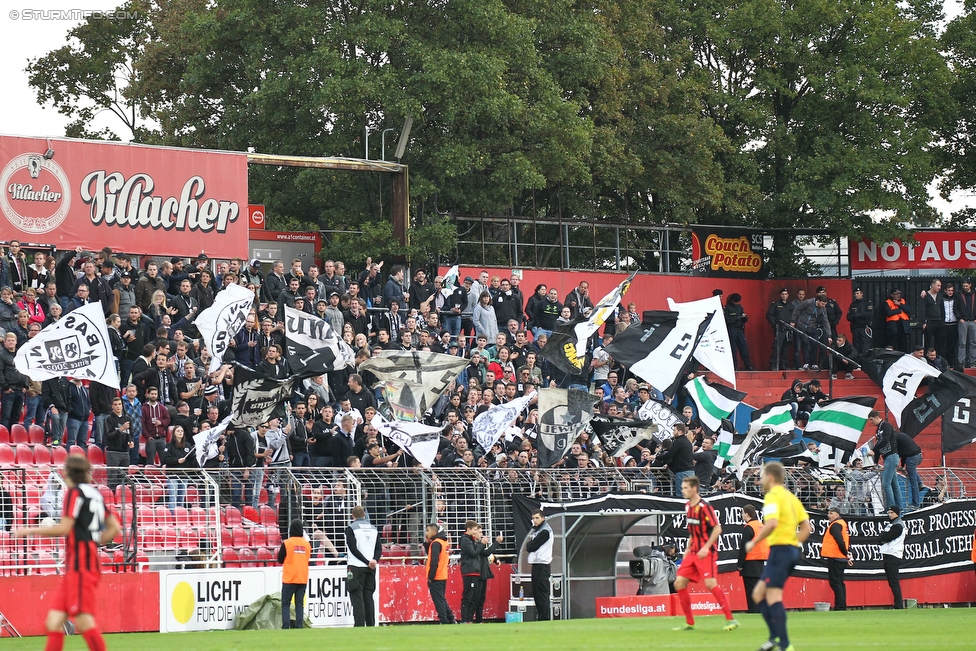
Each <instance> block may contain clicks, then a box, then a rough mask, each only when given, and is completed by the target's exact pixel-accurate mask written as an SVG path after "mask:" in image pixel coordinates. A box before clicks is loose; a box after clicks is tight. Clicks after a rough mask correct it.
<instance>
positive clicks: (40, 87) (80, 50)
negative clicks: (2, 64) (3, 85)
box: [27, 0, 149, 141]
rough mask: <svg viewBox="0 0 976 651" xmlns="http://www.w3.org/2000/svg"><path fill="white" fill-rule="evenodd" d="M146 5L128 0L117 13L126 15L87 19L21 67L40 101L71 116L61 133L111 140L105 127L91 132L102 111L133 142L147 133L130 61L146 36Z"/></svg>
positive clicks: (113, 137)
mask: <svg viewBox="0 0 976 651" xmlns="http://www.w3.org/2000/svg"><path fill="white" fill-rule="evenodd" d="M148 7H149V5H148V3H147V2H145V1H144V0H129V1H128V2H126V3H125V4H123V5H121V6H120V7H119V8H118V10H117V13H120V14H121V13H125V14H126V15H127V16H130V18H125V19H122V18H116V19H113V20H103V19H101V18H99V17H93V18H87V19H86V20H85V22H83V23H81V24H80V25H79V26H77V27H75V28H74V29H72V30H71V31H69V32H68V39H69V41H72V39H74V41H73V42H69V44H68V45H64V46H62V47H60V48H58V49H57V50H53V51H51V52H49V53H48V54H46V55H44V56H43V57H40V58H38V59H34V60H32V61H31V62H30V63H29V64H28V66H27V73H28V74H29V78H28V79H29V83H30V85H31V86H32V87H33V88H34V89H35V91H36V92H37V101H38V103H40V104H47V103H51V104H52V105H53V106H54V108H55V109H57V111H58V112H59V113H61V114H62V115H65V116H67V117H69V118H72V121H71V122H70V123H69V124H68V126H67V127H66V129H65V135H67V136H73V137H77V138H105V139H110V140H117V139H118V135H117V134H116V133H115V132H114V131H113V130H112V129H111V128H110V127H104V128H102V129H101V130H98V131H93V130H92V127H91V122H92V120H93V119H94V118H95V116H96V115H97V114H99V113H101V112H103V111H109V112H111V113H112V114H113V115H115V116H116V117H117V118H118V119H119V121H120V122H121V123H122V125H123V127H124V128H125V132H124V133H123V134H122V135H124V136H126V137H129V138H132V139H134V140H137V141H138V140H142V139H143V138H145V137H147V136H148V132H147V130H146V126H145V117H146V112H145V108H144V106H143V105H142V102H141V101H140V99H139V97H138V96H137V95H136V94H134V93H133V88H134V87H136V86H137V82H138V78H137V72H136V60H137V59H138V58H139V56H140V54H141V51H142V47H143V45H144V44H145V42H146V40H147V38H148V35H147V31H146V27H147V22H148Z"/></svg>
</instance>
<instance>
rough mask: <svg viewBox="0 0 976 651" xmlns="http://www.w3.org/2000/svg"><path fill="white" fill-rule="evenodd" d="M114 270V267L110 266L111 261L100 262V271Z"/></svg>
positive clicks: (106, 259)
mask: <svg viewBox="0 0 976 651" xmlns="http://www.w3.org/2000/svg"><path fill="white" fill-rule="evenodd" d="M114 268H115V265H114V264H112V261H111V260H109V259H108V258H105V259H104V260H102V269H114Z"/></svg>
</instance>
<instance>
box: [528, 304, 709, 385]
mask: <svg viewBox="0 0 976 651" xmlns="http://www.w3.org/2000/svg"><path fill="white" fill-rule="evenodd" d="M707 326H708V317H703V316H701V315H699V314H697V313H695V314H681V313H679V312H667V311H659V310H648V311H646V312H644V316H643V320H642V321H641V322H640V323H639V324H635V325H631V326H630V327H629V328H627V329H626V330H624V331H623V332H621V333H620V334H618V335H617V336H616V337H614V338H613V341H612V342H611V343H610V344H609V345H608V346H606V351H607V352H608V353H609V354H610V355H612V356H613V358H614V359H615V360H616V361H618V362H619V363H620V364H622V365H624V366H626V367H627V368H628V369H630V371H631V372H632V373H633V374H634V375H636V376H638V377H640V378H642V379H644V380H646V381H648V382H650V383H651V384H653V385H654V386H655V387H657V388H658V389H659V390H660V391H661V392H662V393H664V395H666V396H673V395H674V392H675V391H676V390H677V388H678V381H679V380H680V378H681V374H682V373H683V372H684V370H685V367H686V366H687V365H688V363H689V362H690V361H691V357H692V355H693V354H694V352H695V346H697V345H698V341H699V340H700V339H701V337H702V335H703V334H704V332H705V328H706V327H707ZM547 345H548V344H547Z"/></svg>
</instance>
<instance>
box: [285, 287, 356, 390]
mask: <svg viewBox="0 0 976 651" xmlns="http://www.w3.org/2000/svg"><path fill="white" fill-rule="evenodd" d="M285 356H286V357H287V358H288V366H289V368H290V369H291V371H292V373H294V374H295V375H298V376H299V377H309V376H313V375H322V374H323V373H331V372H332V371H338V370H340V369H343V368H346V367H348V366H353V365H354V364H355V360H356V354H355V352H353V349H352V348H351V347H350V346H349V344H347V343H346V342H344V341H343V340H342V339H340V337H339V333H337V332H336V331H335V330H333V329H332V327H331V326H330V325H329V323H328V322H327V321H325V320H323V319H320V318H318V317H316V316H312V315H311V314H306V313H305V312H302V311H301V310H296V309H295V308H293V307H288V306H287V305H286V306H285Z"/></svg>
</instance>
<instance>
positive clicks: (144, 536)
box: [139, 527, 159, 549]
mask: <svg viewBox="0 0 976 651" xmlns="http://www.w3.org/2000/svg"><path fill="white" fill-rule="evenodd" d="M157 533H158V531H157V529H156V527H146V528H142V527H139V548H140V549H159V536H158V535H157Z"/></svg>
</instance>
